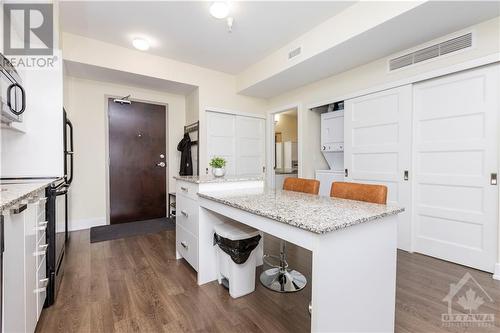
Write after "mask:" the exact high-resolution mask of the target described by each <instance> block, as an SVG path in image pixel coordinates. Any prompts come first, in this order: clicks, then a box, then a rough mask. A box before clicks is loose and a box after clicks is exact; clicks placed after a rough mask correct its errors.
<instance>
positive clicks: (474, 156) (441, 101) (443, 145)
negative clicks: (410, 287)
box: [414, 65, 500, 272]
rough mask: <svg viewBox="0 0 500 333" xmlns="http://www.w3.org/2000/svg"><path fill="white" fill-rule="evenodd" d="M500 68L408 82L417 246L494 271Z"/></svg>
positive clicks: (431, 253) (488, 68)
mask: <svg viewBox="0 0 500 333" xmlns="http://www.w3.org/2000/svg"><path fill="white" fill-rule="evenodd" d="M499 69H500V67H499V66H498V65H497V66H492V67H491V66H490V67H486V68H481V69H476V70H471V71H466V72H462V73H458V74H453V75H449V76H445V77H442V78H438V79H433V80H429V81H425V82H422V83H419V84H416V85H415V86H414V123H415V134H414V135H415V144H414V154H415V155H414V156H415V161H414V163H415V164H414V165H415V180H414V183H415V191H414V219H415V231H414V232H415V251H418V252H420V253H424V254H427V255H431V256H433V257H438V258H442V259H445V260H449V261H453V262H456V263H460V264H463V265H466V266H470V267H474V268H478V269H481V270H485V271H489V272H492V271H493V269H494V263H495V262H496V253H497V223H498V186H495V185H491V184H490V177H491V174H492V173H497V172H498V161H497V158H498V136H497V126H498V120H497V113H498V110H499V101H498V99H499V97H498V96H499V91H500V86H499V82H498V81H499V75H500V72H499Z"/></svg>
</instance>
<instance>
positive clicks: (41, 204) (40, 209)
mask: <svg viewBox="0 0 500 333" xmlns="http://www.w3.org/2000/svg"><path fill="white" fill-rule="evenodd" d="M46 203H47V198H45V197H42V198H40V199H39V200H38V204H37V205H36V206H37V216H38V219H37V221H40V222H42V221H45V204H46Z"/></svg>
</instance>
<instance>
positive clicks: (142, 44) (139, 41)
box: [132, 38, 149, 51]
mask: <svg viewBox="0 0 500 333" xmlns="http://www.w3.org/2000/svg"><path fill="white" fill-rule="evenodd" d="M132 45H134V47H135V48H136V49H138V50H141V51H147V50H149V42H148V41H147V40H145V39H143V38H134V40H133V41H132Z"/></svg>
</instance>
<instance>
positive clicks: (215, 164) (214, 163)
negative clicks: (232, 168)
mask: <svg viewBox="0 0 500 333" xmlns="http://www.w3.org/2000/svg"><path fill="white" fill-rule="evenodd" d="M210 166H211V167H212V174H213V175H214V176H215V177H222V176H224V174H225V173H226V169H225V168H224V167H225V166H226V160H225V159H223V158H222V157H217V156H216V157H213V158H212V159H211V160H210Z"/></svg>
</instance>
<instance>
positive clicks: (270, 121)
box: [265, 102, 305, 188]
mask: <svg viewBox="0 0 500 333" xmlns="http://www.w3.org/2000/svg"><path fill="white" fill-rule="evenodd" d="M290 109H297V141H298V142H297V161H298V163H299V170H298V174H297V176H298V177H302V174H303V169H302V168H303V163H302V156H303V155H302V144H303V142H304V140H303V135H304V129H303V128H302V126H301V125H302V123H303V120H304V119H303V117H304V111H305V110H304V109H303V107H302V103H299V102H296V103H292V104H287V105H282V106H280V107H277V108H273V109H271V110H268V111H267V112H266V129H265V131H266V132H265V133H266V138H265V142H266V173H265V177H266V183H267V185H268V186H270V187H271V188H274V177H273V174H274V168H273V166H274V162H275V161H274V153H273V151H274V147H273V144H274V134H275V133H274V115H275V114H278V113H282V112H285V111H288V110H290Z"/></svg>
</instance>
